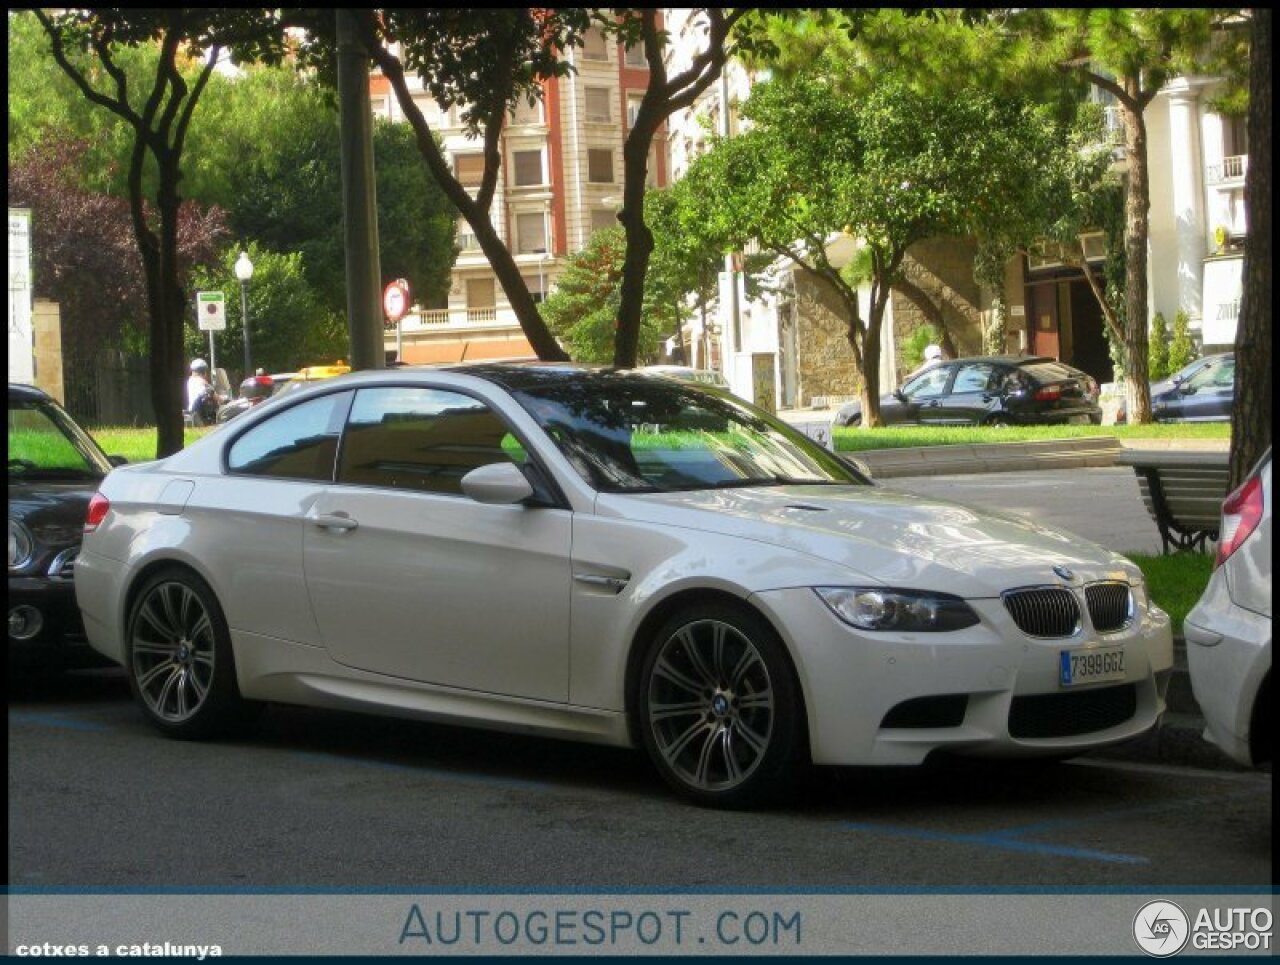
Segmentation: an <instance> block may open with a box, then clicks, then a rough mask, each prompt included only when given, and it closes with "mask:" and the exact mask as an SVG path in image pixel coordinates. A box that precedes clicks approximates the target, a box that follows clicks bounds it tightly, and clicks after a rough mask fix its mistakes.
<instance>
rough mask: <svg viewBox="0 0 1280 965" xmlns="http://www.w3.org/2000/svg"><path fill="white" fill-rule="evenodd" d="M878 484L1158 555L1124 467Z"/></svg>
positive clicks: (1154, 532) (1133, 480)
mask: <svg viewBox="0 0 1280 965" xmlns="http://www.w3.org/2000/svg"><path fill="white" fill-rule="evenodd" d="M884 485H885V486H887V487H892V488H895V489H902V490H905V491H907V492H913V493H919V494H920V495H922V496H934V497H937V498H939V499H949V500H951V501H953V502H957V503H965V504H968V505H972V506H977V507H983V508H991V509H1000V510H1004V511H1006V512H1014V513H1023V514H1027V515H1031V516H1034V517H1035V519H1036V520H1037V521H1038V522H1040V523H1043V524H1046V525H1048V526H1054V527H1059V528H1061V529H1065V530H1067V531H1069V532H1072V533H1075V534H1077V535H1079V536H1083V537H1084V538H1085V539H1089V540H1093V541H1094V542H1095V543H1099V544H1100V545H1102V546H1105V547H1107V548H1108V549H1113V550H1116V551H1117V552H1120V553H1159V552H1160V531H1159V530H1158V529H1156V524H1155V523H1154V522H1153V521H1152V519H1151V517H1150V515H1149V514H1148V513H1147V510H1146V508H1145V507H1144V506H1143V505H1142V495H1141V493H1140V492H1139V491H1138V480H1137V477H1136V476H1134V474H1133V469H1132V468H1130V467H1129V466H1107V467H1098V468H1092V469H1040V470H1035V471H1030V472H988V473H966V474H962V475H955V476H908V477H901V478H897V479H886V480H884Z"/></svg>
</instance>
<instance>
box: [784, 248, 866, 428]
mask: <svg viewBox="0 0 1280 965" xmlns="http://www.w3.org/2000/svg"><path fill="white" fill-rule="evenodd" d="M795 284H796V302H797V306H796V307H797V315H798V318H799V322H798V325H799V330H798V333H797V335H798V337H797V339H796V342H797V352H796V368H797V370H798V371H797V374H798V376H799V379H798V383H799V384H798V385H797V389H796V404H797V405H798V406H799V407H800V408H808V407H810V406H812V405H813V400H814V399H815V398H825V399H826V400H827V402H828V404H831V403H833V402H842V401H848V400H851V399H856V398H857V397H858V392H859V390H860V388H861V386H862V377H861V376H860V375H859V374H858V366H857V365H856V364H855V363H854V361H853V349H852V348H850V347H849V338H848V334H847V333H848V331H849V326H848V323H847V322H846V321H845V317H846V316H845V309H844V305H843V303H842V302H841V300H840V296H839V295H837V294H836V291H835V289H834V288H833V287H832V285H831V283H830V282H828V281H826V280H825V279H823V278H820V277H818V276H817V275H814V274H812V273H810V272H807V271H797V272H796V274H795ZM865 310H866V309H865V306H864V309H863V311H864V312H865Z"/></svg>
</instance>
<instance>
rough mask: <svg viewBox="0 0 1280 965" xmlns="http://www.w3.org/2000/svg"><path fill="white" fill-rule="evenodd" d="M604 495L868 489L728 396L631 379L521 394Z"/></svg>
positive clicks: (550, 385) (604, 378) (563, 384)
mask: <svg viewBox="0 0 1280 965" xmlns="http://www.w3.org/2000/svg"><path fill="white" fill-rule="evenodd" d="M513 395H514V396H515V398H516V399H517V401H519V402H520V404H521V405H522V406H524V408H525V409H526V410H527V411H528V412H529V414H530V415H532V416H533V417H534V418H535V419H536V420H537V421H538V422H539V424H540V425H541V426H542V427H543V429H545V430H546V432H547V434H548V435H549V436H550V437H551V438H552V440H554V442H555V444H556V445H557V446H558V447H559V448H560V451H561V452H563V453H564V455H565V456H566V458H568V460H569V461H570V462H571V463H572V464H573V467H574V468H575V469H576V470H577V471H578V473H579V474H580V475H581V476H582V478H583V479H585V480H586V481H587V482H588V483H589V484H590V485H591V486H593V487H595V488H596V489H599V490H601V491H603V492H613V493H625V492H679V491H683V490H693V489H716V488H723V487H730V486H759V485H783V484H789V483H804V484H820V485H850V484H852V485H864V484H865V483H866V481H865V480H864V479H863V478H862V477H861V476H859V475H858V474H857V473H855V472H854V471H853V470H852V469H851V468H850V467H848V466H847V465H846V464H845V463H843V462H842V461H841V460H840V459H838V458H837V457H836V456H834V455H832V454H831V453H830V452H828V451H827V450H825V449H823V448H822V447H820V446H818V445H816V444H815V443H813V442H811V441H810V440H809V439H807V438H805V437H804V436H803V435H801V434H799V433H798V432H796V431H795V430H793V429H791V428H789V427H788V426H786V425H784V424H783V423H781V422H779V421H778V420H776V419H774V418H773V417H771V416H769V415H767V414H766V413H764V412H762V411H760V410H759V409H756V408H755V407H754V406H750V405H748V404H747V403H745V402H742V401H741V400H739V399H737V398H736V397H734V396H732V395H730V394H729V393H727V392H724V391H722V390H719V389H713V388H708V387H704V386H700V385H691V384H686V383H681V382H674V381H668V380H665V379H651V378H645V377H643V376H631V375H626V374H621V373H615V374H609V375H597V376H594V377H592V378H589V379H586V378H584V379H572V380H571V379H555V380H547V381H543V382H541V383H540V384H535V385H533V386H532V387H526V388H523V389H520V390H516V391H514V392H513Z"/></svg>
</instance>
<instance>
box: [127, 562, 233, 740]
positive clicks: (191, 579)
mask: <svg viewBox="0 0 1280 965" xmlns="http://www.w3.org/2000/svg"><path fill="white" fill-rule="evenodd" d="M126 667H127V668H128V671H129V685H130V689H132V691H133V693H134V696H135V697H136V698H137V700H138V702H139V704H140V705H141V706H142V709H143V712H144V713H145V714H146V716H147V718H148V719H149V720H150V721H151V722H152V723H153V724H155V725H156V726H157V727H158V728H159V729H160V730H162V731H164V732H165V733H167V734H170V735H171V736H174V737H184V738H203V737H211V736H214V735H215V734H218V733H223V732H226V731H228V730H229V729H231V726H232V725H233V724H236V723H240V722H242V721H244V720H246V719H247V717H248V713H247V712H248V711H249V710H250V709H251V707H252V705H249V704H248V703H247V702H246V701H244V700H243V699H242V698H241V697H240V692H239V687H238V686H237V684H236V678H235V667H234V665H233V661H232V655H231V640H230V634H229V632H228V630H227V624H226V621H225V619H224V618H223V616H222V611H221V608H220V607H219V606H218V603H217V600H216V598H215V597H214V595H213V591H212V590H210V589H209V587H208V586H207V585H206V584H205V583H204V581H203V580H201V579H200V578H199V577H197V576H196V575H195V574H194V573H191V572H189V571H187V570H183V569H180V568H174V569H171V570H165V571H162V572H160V573H157V574H156V575H155V576H153V577H152V578H151V579H150V580H148V581H147V583H146V585H145V586H144V587H143V588H142V590H141V591H140V592H139V593H138V595H137V597H136V599H135V601H134V604H133V607H132V609H131V611H130V618H129V628H128V652H127V655H126Z"/></svg>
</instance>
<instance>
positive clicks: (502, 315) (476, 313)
mask: <svg viewBox="0 0 1280 965" xmlns="http://www.w3.org/2000/svg"><path fill="white" fill-rule="evenodd" d="M495 327H513V328H519V327H520V322H519V320H518V319H517V318H516V314H515V312H513V311H511V310H510V309H509V308H432V309H428V310H426V311H422V312H418V313H415V314H411V315H406V316H405V317H404V319H403V320H402V321H401V323H400V330H401V331H402V332H404V333H412V332H418V331H442V330H446V329H472V328H495Z"/></svg>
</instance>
